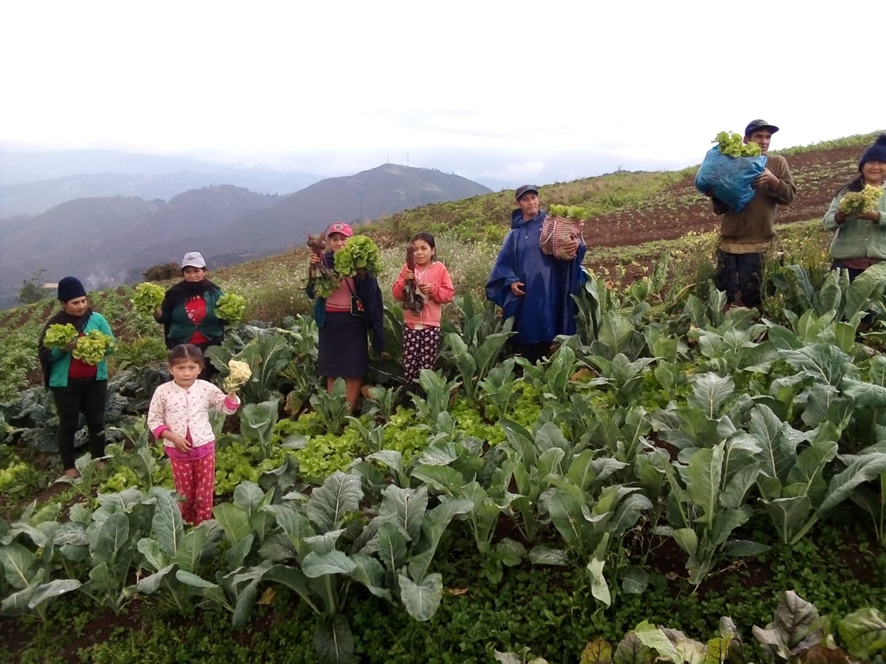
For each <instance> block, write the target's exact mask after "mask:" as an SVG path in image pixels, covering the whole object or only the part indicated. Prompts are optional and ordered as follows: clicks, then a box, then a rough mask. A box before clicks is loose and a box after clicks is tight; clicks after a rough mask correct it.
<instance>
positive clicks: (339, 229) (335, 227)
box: [326, 221, 354, 237]
mask: <svg viewBox="0 0 886 664" xmlns="http://www.w3.org/2000/svg"><path fill="white" fill-rule="evenodd" d="M333 233H341V234H342V235H344V236H345V237H354V229H353V228H351V227H350V226H349V225H348V224H343V223H341V222H340V221H337V222H335V223H334V224H330V225H329V228H327V229H326V237H329V236H330V235H332V234H333Z"/></svg>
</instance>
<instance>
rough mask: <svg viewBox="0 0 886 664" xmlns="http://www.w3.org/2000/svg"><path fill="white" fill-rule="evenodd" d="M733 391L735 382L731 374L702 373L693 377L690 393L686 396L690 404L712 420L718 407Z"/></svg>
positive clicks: (718, 410)
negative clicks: (723, 375) (724, 375)
mask: <svg viewBox="0 0 886 664" xmlns="http://www.w3.org/2000/svg"><path fill="white" fill-rule="evenodd" d="M734 392H735V382H734V381H733V380H732V377H731V376H726V377H722V376H718V375H717V374H715V373H704V374H700V375H698V376H696V377H695V380H694V381H693V382H692V394H691V395H689V397H688V398H687V402H688V403H689V405H691V406H695V407H696V408H699V409H700V410H701V411H702V412H703V413H704V414H705V416H706V417H707V418H708V419H710V420H713V419H715V418H716V417H717V415H718V413H719V412H720V407H721V406H722V405H723V404H724V403H725V401H726V400H727V399H728V398H729V397H731V396H732V394H733V393H734Z"/></svg>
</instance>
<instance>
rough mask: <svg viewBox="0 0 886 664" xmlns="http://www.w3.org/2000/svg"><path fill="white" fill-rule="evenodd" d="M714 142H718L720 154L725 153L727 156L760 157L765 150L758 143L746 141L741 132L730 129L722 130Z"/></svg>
mask: <svg viewBox="0 0 886 664" xmlns="http://www.w3.org/2000/svg"><path fill="white" fill-rule="evenodd" d="M713 142H714V143H717V144H718V145H717V149H718V150H719V151H720V154H725V155H726V156H727V157H759V156H760V155H761V154H762V152H763V151H762V150H761V149H760V146H759V145H757V144H756V143H753V142H751V143H745V142H744V139H743V138H742V137H741V134H733V133H730V132H728V131H721V132H720V133H719V134H717V138H715V139H714V140H713Z"/></svg>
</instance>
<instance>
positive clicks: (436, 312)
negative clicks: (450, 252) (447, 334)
mask: <svg viewBox="0 0 886 664" xmlns="http://www.w3.org/2000/svg"><path fill="white" fill-rule="evenodd" d="M408 271H409V268H408V267H407V266H406V265H405V264H404V265H403V267H402V268H401V269H400V275H399V276H398V277H397V281H395V282H394V289H393V291H394V299H395V300H397V301H398V302H402V301H403V288H404V287H405V286H406V279H404V278H403V273H404V272H408ZM415 283H416V284H417V285H421V284H431V286H432V287H431V292H430V293H429V297H428V299H427V301H426V302H425V306H424V308H423V309H422V310H421V312H420V313H418V314H414V313H412V312H411V311H404V312H403V322H404V323H405V324H406V326H407V327H415V326H416V325H424V326H426V327H440V311H441V309H442V307H441V305H443V304H446V303H447V302H452V298H454V297H455V289H454V288H453V287H452V279H450V278H449V272H448V271H447V270H446V266H445V265H443V263H431V264H430V265H429V266H428V267H427V268H425V269H424V270H422V269H421V268H420V267H419V266H417V265H416V266H415Z"/></svg>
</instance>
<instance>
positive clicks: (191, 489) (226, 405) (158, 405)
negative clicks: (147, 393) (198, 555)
mask: <svg viewBox="0 0 886 664" xmlns="http://www.w3.org/2000/svg"><path fill="white" fill-rule="evenodd" d="M168 362H169V373H170V374H172V380H171V381H170V382H168V383H163V384H162V385H160V386H159V387H158V388H157V389H156V390H155V391H154V396H153V397H152V398H151V406H150V408H149V410H148V428H150V430H151V431H152V432H153V434H154V437H155V438H156V439H157V440H160V441H163V449H164V451H165V452H166V454H167V456H169V460H170V462H171V463H172V477H173V480H174V481H175V490H176V491H177V492H178V493H179V495H180V496H182V497H183V498H184V502H182V503H180V504H179V507H180V509H181V513H182V519H184V520H185V521H187V522H188V523H193V524H194V525H198V524H200V523H202V522H203V521H206V520H207V519H209V518H211V517H212V494H213V489H214V487H215V436H214V435H213V433H212V426H211V425H210V423H209V409H210V408H214V409H215V410H220V411H221V412H223V413H224V414H225V415H232V414H233V413H235V412H236V411H237V408H238V407H239V406H240V399H239V397H237V393H236V390H233V391H231V393H230V394H228V395H225V394H224V392H222V391H221V390H220V389H219V388H218V387H216V386H215V385H213V384H212V383H210V382H207V381H205V380H200V379H199V378H198V376H199V375H200V372H201V370H202V369H203V362H204V360H203V353H202V352H201V351H200V349H199V348H197V346H195V345H193V344H182V345H179V346H176V347H175V348H173V349H172V350H171V351H169V356H168Z"/></svg>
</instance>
